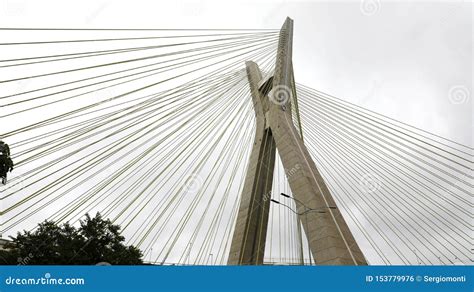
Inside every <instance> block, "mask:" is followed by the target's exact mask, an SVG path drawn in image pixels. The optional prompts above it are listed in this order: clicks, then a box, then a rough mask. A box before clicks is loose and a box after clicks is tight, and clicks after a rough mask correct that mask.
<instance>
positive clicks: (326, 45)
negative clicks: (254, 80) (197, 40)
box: [0, 0, 473, 146]
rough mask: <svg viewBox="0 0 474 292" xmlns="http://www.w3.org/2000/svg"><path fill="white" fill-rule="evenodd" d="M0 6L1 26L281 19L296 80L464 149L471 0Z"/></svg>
mask: <svg viewBox="0 0 474 292" xmlns="http://www.w3.org/2000/svg"><path fill="white" fill-rule="evenodd" d="M0 4H1V6H0V7H1V9H0V16H1V17H0V25H1V26H3V27H25V26H35V27H59V26H61V27H114V28H116V27H126V28H134V27H136V28H144V27H145V28H153V27H157V28H190V27H193V28H194V27H199V28H279V27H281V24H282V22H283V21H284V19H285V17H286V16H290V17H292V18H293V19H294V20H295V36H294V45H295V48H294V57H293V60H294V66H295V71H296V77H297V80H298V82H300V83H303V84H306V85H308V86H311V87H313V88H316V89H318V90H321V91H324V92H327V93H330V94H332V95H335V96H337V97H339V98H342V99H345V100H348V101H351V102H354V103H356V104H359V105H362V106H364V107H366V108H369V109H373V110H375V111H376V112H379V113H382V114H385V115H388V116H390V117H393V118H395V119H398V120H401V121H404V122H406V123H409V124H411V125H414V126H417V127H420V128H422V129H425V130H427V131H430V132H433V133H436V134H439V135H441V136H443V137H447V138H450V139H453V140H455V141H458V142H461V143H463V144H465V145H471V146H472V135H471V132H472V131H471V127H472V79H473V78H472V53H473V52H472V3H471V1H383V0H382V1H378V0H375V1H370V0H367V1H327V2H326V1H258V0H257V1H253V0H252V1H193V0H178V1H92V0H85V1H67V2H65V1H59V0H58V1H26V0H2V1H1V2H0ZM453 88H454V89H453ZM450 90H451V92H450ZM453 91H454V92H458V93H459V92H460V95H461V96H460V97H459V96H458V98H457V99H456V97H455V98H454V99H455V102H453V101H452V100H453V97H452V96H453ZM459 99H460V102H459V101H458V100H459Z"/></svg>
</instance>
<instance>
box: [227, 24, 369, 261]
mask: <svg viewBox="0 0 474 292" xmlns="http://www.w3.org/2000/svg"><path fill="white" fill-rule="evenodd" d="M292 42H293V20H291V19H290V18H287V19H286V21H285V23H284V25H283V27H282V29H281V31H280V39H279V44H278V52H277V60H276V65H275V71H274V74H273V77H272V78H266V79H265V80H262V75H261V73H260V71H259V69H258V66H257V65H256V64H255V63H253V62H247V63H246V67H247V76H248V79H249V84H250V88H251V93H252V101H253V104H254V110H255V116H256V135H255V142H254V145H253V149H252V152H251V156H250V161H249V165H248V169H247V175H246V178H245V183H244V188H243V191H242V197H241V202H240V207H239V212H238V215H237V222H236V226H235V230H234V235H233V239H232V244H231V248H230V254H229V259H228V264H229V265H258V264H262V263H263V256H264V249H265V240H266V231H267V225H268V212H269V208H270V204H269V202H270V195H271V189H272V181H273V168H274V164H275V148H276V149H278V153H279V155H280V158H281V160H282V163H283V167H284V168H285V173H286V174H287V178H288V182H289V184H290V188H291V191H292V193H293V196H294V198H295V199H296V200H297V201H299V202H301V203H302V204H297V207H298V212H299V213H304V214H302V215H300V221H302V222H305V224H303V228H304V231H305V233H306V236H307V237H308V242H309V248H310V250H311V253H312V256H313V258H314V259H315V262H316V264H317V265H366V264H367V262H366V261H365V258H364V256H363V254H362V252H361V250H360V248H359V246H358V245H357V243H356V241H355V239H354V237H353V235H352V233H351V231H350V230H349V227H348V226H347V223H346V222H345V220H344V218H343V217H342V215H341V212H340V211H339V209H338V208H337V206H336V203H335V201H334V199H333V197H332V195H331V193H330V192H329V189H328V187H327V186H326V184H325V182H324V179H323V178H322V176H321V174H320V173H319V171H318V169H317V167H316V165H315V163H314V161H313V159H312V158H311V156H310V154H309V152H308V150H307V148H306V146H305V145H304V143H303V139H302V138H301V136H300V133H299V132H298V130H297V129H296V127H295V126H294V124H293V119H292V111H291V106H292V104H291V101H292V98H291V97H292V94H294V93H295V92H296V91H295V84H294V82H293V65H292V58H291V57H292ZM294 99H296V96H295V97H294ZM308 208H309V209H308ZM311 210H319V211H318V212H311Z"/></svg>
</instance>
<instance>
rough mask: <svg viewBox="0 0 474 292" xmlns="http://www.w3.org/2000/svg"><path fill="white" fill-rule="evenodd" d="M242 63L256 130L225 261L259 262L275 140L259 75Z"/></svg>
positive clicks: (253, 64)
mask: <svg viewBox="0 0 474 292" xmlns="http://www.w3.org/2000/svg"><path fill="white" fill-rule="evenodd" d="M246 67H247V76H248V79H249V84H250V88H251V94H252V100H253V104H254V110H255V118H256V133H255V139H254V145H253V148H252V152H251V154H250V161H249V164H248V167H247V175H246V177H245V182H244V188H243V191H242V197H241V201H240V208H239V213H238V215H237V223H236V227H235V231H234V236H233V239H232V244H231V248H230V254H229V259H228V264H229V265H261V264H263V254H264V251H265V239H266V235H267V225H268V211H269V207H270V195H271V190H272V182H273V169H274V165H275V141H274V139H273V135H272V132H271V130H270V129H269V128H268V125H266V123H265V117H264V108H263V104H264V103H262V100H263V95H262V94H261V92H260V91H259V89H258V83H259V82H260V80H261V78H262V75H261V73H260V70H259V69H258V66H257V65H256V64H255V63H253V62H247V64H246Z"/></svg>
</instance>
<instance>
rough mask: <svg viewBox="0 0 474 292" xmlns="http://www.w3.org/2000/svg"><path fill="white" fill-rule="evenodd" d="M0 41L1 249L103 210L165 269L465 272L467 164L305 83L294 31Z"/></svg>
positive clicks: (69, 34) (51, 35)
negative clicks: (435, 268) (23, 233)
mask: <svg viewBox="0 0 474 292" xmlns="http://www.w3.org/2000/svg"><path fill="white" fill-rule="evenodd" d="M0 33H1V34H2V38H1V39H2V41H1V43H0V50H1V51H2V54H1V56H2V57H1V60H0V74H1V75H0V86H1V88H2V91H1V92H0V95H1V96H0V117H1V120H0V140H3V141H5V142H7V143H8V144H9V145H10V148H11V151H12V158H13V160H14V162H15V169H14V171H13V172H12V173H11V174H9V179H8V183H7V185H5V186H2V188H1V189H0V191H1V193H0V196H1V202H2V203H1V208H0V210H1V212H2V213H1V224H2V225H1V232H2V234H4V235H14V234H15V233H16V232H17V231H20V230H23V229H26V230H30V229H33V228H35V226H36V224H37V223H38V222H41V221H42V220H45V219H48V220H53V221H56V222H66V221H68V222H71V223H77V222H78V221H79V220H80V219H81V218H83V216H84V214H86V213H89V214H95V213H96V212H100V213H101V214H102V215H103V216H104V217H107V218H110V219H111V220H112V221H113V222H114V223H116V224H119V225H121V227H122V233H123V235H124V236H125V237H126V239H127V242H128V243H129V244H133V245H135V246H137V247H139V248H140V249H141V250H142V251H143V252H144V254H145V260H146V261H149V262H152V263H155V264H186V265H192V264H207V265H222V264H227V263H229V264H296V265H298V264H306V265H308V264H313V265H314V264H366V263H368V264H428V265H429V264H461V263H462V264H470V263H471V259H472V250H473V249H472V248H473V246H472V242H473V240H472V232H473V230H472V207H473V206H472V179H473V177H472V167H473V162H472V148H470V147H468V146H466V145H462V144H460V143H457V142H455V141H452V140H449V139H447V138H444V137H441V136H439V135H435V134H432V133H429V132H427V131H424V130H423V129H419V128H416V127H413V126H410V125H408V124H406V123H404V122H403V121H398V120H394V119H391V118H389V117H386V116H383V115H380V114H378V113H375V112H372V111H370V110H367V109H364V108H361V107H359V106H357V105H355V104H351V103H349V102H346V101H344V100H343V99H339V98H337V97H335V96H331V95H329V94H327V93H324V92H321V91H318V90H317V89H314V88H311V87H308V86H305V85H303V84H299V83H298V82H297V77H298V72H297V68H296V70H295V71H296V73H295V74H293V65H292V62H291V50H297V48H292V21H291V20H287V21H286V22H285V25H284V26H283V28H282V29H275V30H258V29H256V30H248V29H247V30H235V29H218V30H217V29H61V28H58V29H35V28H17V29H15V28H2V29H0ZM315 70H317V69H315ZM323 235H324V236H323ZM335 259H339V260H337V261H336V260H335Z"/></svg>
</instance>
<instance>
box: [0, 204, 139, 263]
mask: <svg viewBox="0 0 474 292" xmlns="http://www.w3.org/2000/svg"><path fill="white" fill-rule="evenodd" d="M119 231H120V227H119V226H118V225H113V224H112V222H111V221H110V220H108V219H107V220H104V219H103V218H102V217H101V215H100V214H99V213H97V215H96V216H95V217H94V218H91V217H90V216H89V215H88V214H87V215H86V219H85V220H84V221H81V222H80V226H79V227H78V228H76V227H74V226H71V225H69V224H68V223H65V224H62V225H57V224H55V223H54V222H51V221H45V222H43V223H40V224H39V225H38V228H36V229H35V230H34V231H33V232H30V231H23V233H18V234H17V236H16V238H15V237H11V239H12V242H10V243H8V244H7V245H6V246H5V249H6V250H0V264H9V265H17V264H28V265H95V264H98V263H103V262H106V263H109V264H111V265H139V264H143V261H142V256H143V255H142V253H141V251H140V250H139V249H138V248H136V247H134V246H126V245H125V244H124V241H125V238H124V237H123V236H121V235H120V233H119Z"/></svg>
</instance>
